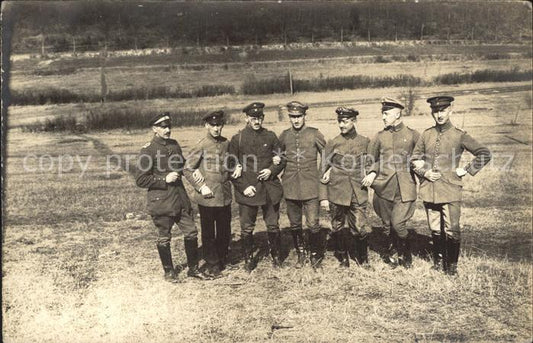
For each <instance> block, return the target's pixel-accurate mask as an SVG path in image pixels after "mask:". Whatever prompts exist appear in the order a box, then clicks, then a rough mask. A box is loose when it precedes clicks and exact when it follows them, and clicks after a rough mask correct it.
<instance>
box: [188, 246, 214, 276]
mask: <svg viewBox="0 0 533 343" xmlns="http://www.w3.org/2000/svg"><path fill="white" fill-rule="evenodd" d="M183 242H184V244H185V255H186V256H187V266H188V267H189V270H188V271H187V276H189V277H194V278H197V279H200V280H209V279H210V278H209V277H207V276H206V275H204V274H203V273H202V272H200V270H199V269H198V263H199V257H198V239H197V238H194V239H185V240H184V241H183Z"/></svg>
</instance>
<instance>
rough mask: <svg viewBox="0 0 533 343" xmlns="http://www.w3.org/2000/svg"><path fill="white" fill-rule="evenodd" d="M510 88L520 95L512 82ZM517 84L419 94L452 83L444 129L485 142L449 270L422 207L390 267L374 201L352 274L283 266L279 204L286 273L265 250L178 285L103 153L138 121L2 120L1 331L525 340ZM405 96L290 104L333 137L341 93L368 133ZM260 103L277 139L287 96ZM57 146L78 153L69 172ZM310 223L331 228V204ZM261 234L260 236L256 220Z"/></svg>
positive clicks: (11, 334)
mask: <svg viewBox="0 0 533 343" xmlns="http://www.w3.org/2000/svg"><path fill="white" fill-rule="evenodd" d="M363 69H364V68H363ZM517 85H518V86H520V85H522V86H526V90H525V91H524V90H522V91H517V90H516V88H512V87H516V86H517ZM527 87H529V88H530V87H531V83H518V84H516V83H513V84H499V85H494V84H479V85H475V86H473V85H462V86H448V87H439V88H438V89H436V88H431V87H430V88H421V89H417V94H418V95H419V97H420V98H422V97H424V96H426V95H428V94H434V93H435V92H437V91H439V92H444V91H447V92H450V93H453V94H454V95H455V96H456V114H455V115H454V117H453V118H452V120H453V122H454V124H455V125H456V126H458V127H462V128H464V129H465V130H467V131H468V132H469V133H471V134H472V135H473V136H474V137H476V138H478V139H479V140H480V141H481V142H483V143H486V144H487V145H488V146H489V148H490V149H491V150H492V152H493V154H494V160H493V163H492V164H490V165H489V166H487V167H486V168H485V169H484V170H483V171H481V172H480V173H479V174H478V175H477V176H475V177H474V178H472V177H467V179H466V181H465V188H464V195H465V201H464V203H463V211H462V212H463V213H462V226H463V250H462V256H461V259H460V264H459V277H457V278H449V277H447V276H445V275H443V274H440V273H436V272H433V271H432V270H430V266H431V264H430V262H429V259H428V256H427V254H426V251H427V249H428V248H429V243H428V240H429V238H428V235H429V232H428V229H427V226H426V222H425V218H424V213H423V210H422V205H421V204H420V203H417V209H416V212H415V215H414V217H413V220H412V221H411V226H412V228H413V229H414V232H413V236H414V238H415V240H416V246H415V249H416V251H417V256H416V257H415V260H414V267H413V268H412V269H410V270H403V269H401V268H398V269H394V270H391V269H390V268H389V267H388V266H386V265H385V264H384V263H383V262H381V260H380V259H379V255H378V252H379V250H380V249H381V248H382V239H383V237H382V235H381V233H380V228H379V226H380V223H379V220H378V218H377V217H376V216H375V214H374V213H373V211H372V209H371V208H369V214H370V220H371V223H372V226H373V228H374V231H373V233H372V235H371V252H370V262H371V265H372V268H371V269H363V268H359V267H357V266H354V265H353V264H352V267H351V268H350V269H348V270H344V269H342V270H341V269H338V268H337V263H336V261H335V259H334V257H333V255H332V252H331V251H328V253H327V258H326V261H325V264H324V268H323V270H322V271H319V272H313V271H312V270H311V268H309V267H306V268H304V269H302V270H297V269H294V268H293V267H292V266H293V265H294V263H295V262H296V257H295V254H294V251H292V250H291V251H289V249H290V237H289V235H288V234H287V232H286V228H287V227H288V220H287V218H286V215H285V210H284V207H283V205H282V216H281V226H282V228H283V229H284V232H285V234H284V238H283V246H284V251H285V254H286V255H287V258H286V259H285V265H286V267H285V268H283V269H281V270H273V269H272V268H271V266H270V262H269V260H268V258H266V259H264V260H263V261H261V262H260V263H259V266H258V268H257V269H256V270H255V271H254V272H252V273H251V274H247V273H245V272H244V271H242V270H238V271H232V272H227V273H226V274H225V276H224V277H223V278H221V279H218V280H214V281H209V282H203V283H202V282H198V281H194V280H188V279H186V278H185V276H184V275H183V274H184V273H182V275H180V278H182V279H183V280H184V282H183V283H181V284H177V285H171V284H168V283H166V282H164V281H163V279H162V270H161V267H160V263H159V261H158V257H157V252H156V249H155V243H154V241H155V238H156V232H155V229H154V228H153V224H152V223H151V221H150V219H149V218H147V216H146V215H145V191H144V190H142V189H139V188H137V187H135V184H134V180H133V178H132V177H131V175H130V174H129V173H128V172H127V171H124V170H123V169H121V168H120V167H117V166H116V164H115V163H113V161H114V160H113V159H110V158H109V156H110V155H112V154H114V155H116V156H120V158H121V159H122V160H123V161H124V160H126V156H130V155H131V156H133V155H134V154H136V153H137V152H138V150H139V149H140V147H141V146H142V145H143V144H144V143H145V142H147V141H149V140H150V133H149V131H148V130H142V131H139V130H133V131H130V132H125V131H123V130H111V131H105V132H95V133H88V134H70V133H65V134H51V133H39V134H31V133H24V132H21V131H20V130H18V129H12V130H10V131H9V132H8V146H7V161H6V162H7V163H6V167H7V169H6V176H7V177H6V213H7V216H6V217H5V218H4V221H5V227H4V229H5V235H4V236H3V238H4V243H3V269H2V276H3V280H2V281H3V294H2V295H3V297H2V299H3V304H2V305H3V306H2V318H3V319H2V320H3V330H4V331H3V335H4V341H6V342H70V341H72V340H73V339H74V337H75V340H76V341H78V342H191V341H194V342H264V341H275V342H405V341H415V342H457V341H460V342H465V341H473V342H502V341H513V342H526V341H531V338H532V334H533V332H532V330H531V324H532V322H533V315H532V312H531V308H532V305H533V304H532V291H533V285H532V276H533V275H532V269H531V261H532V254H531V253H532V252H531V244H532V236H531V232H532V231H531V230H532V228H531V217H532V211H531V200H532V168H531V163H532V146H531V142H532V139H533V137H532V133H531V132H532V126H533V125H532V124H533V123H532V116H531V107H530V104H531V95H530V94H531V93H530V91H529V90H527ZM509 89H514V91H509ZM403 91H404V90H402V89H398V88H395V89H380V90H358V91H340V92H331V93H327V94H326V93H305V94H301V96H300V95H299V96H298V97H297V99H299V100H302V101H306V102H309V103H312V104H313V106H312V108H311V111H310V113H309V124H310V125H311V126H316V127H319V128H320V129H321V130H322V132H323V133H324V134H325V136H326V138H332V137H334V136H335V135H336V134H337V133H338V129H337V127H336V122H335V115H334V108H335V107H336V106H337V105H338V104H340V103H345V104H348V105H354V106H356V108H357V109H359V111H360V112H361V116H360V119H359V122H358V129H359V132H360V133H361V134H363V135H366V136H370V137H371V136H373V135H374V134H375V133H376V132H377V131H378V130H379V129H380V127H381V126H382V123H381V121H380V115H379V105H378V99H379V96H381V95H382V94H393V95H400V94H401V93H402V92H403ZM261 99H263V100H264V101H265V102H266V103H267V105H269V107H268V108H267V122H266V124H265V125H266V126H267V127H268V128H270V129H272V130H274V131H275V132H276V133H278V134H279V133H280V132H281V131H282V130H283V129H284V128H286V127H288V125H289V124H288V121H287V120H284V121H281V122H279V121H278V119H277V118H278V117H277V107H276V106H277V105H275V104H283V103H285V102H286V101H288V100H289V99H290V95H271V96H266V97H262V98H261ZM528 99H529V100H528ZM253 100H255V99H252V98H251V97H244V96H233V97H227V96H222V97H215V98H206V99H205V100H204V99H203V100H202V104H201V107H202V108H205V109H206V110H207V109H211V108H217V107H220V104H224V106H226V107H227V108H228V109H230V110H233V111H234V113H235V116H237V114H236V113H237V111H238V110H237V109H238V108H242V107H244V105H245V104H247V103H249V102H251V101H253ZM528 101H529V102H528ZM122 105H124V104H118V103H117V104H106V105H105V106H122ZM426 105H427V104H425V101H424V100H422V99H419V100H418V101H417V104H416V110H415V113H427V106H426ZM84 106H85V107H84ZM90 106H100V105H99V104H94V105H91V104H86V105H82V104H68V105H54V106H27V107H21V108H12V109H10V125H12V124H13V123H18V124H20V123H21V122H23V121H24V120H28V121H32V120H35V119H37V118H43V117H45V116H46V115H57V114H65V113H68V112H69V111H70V112H72V113H76V112H77V111H81V110H86V108H87V107H90ZM126 106H128V105H127V104H126ZM129 106H135V107H139V106H140V107H142V108H153V109H154V110H157V109H164V108H168V107H170V108H172V109H176V108H179V109H183V108H198V107H199V106H200V105H199V104H198V100H196V99H182V100H179V101H170V100H153V101H146V102H131V103H130V104H129ZM239 119H240V117H238V116H237V119H236V120H239ZM405 121H406V123H407V125H408V126H410V127H412V128H414V129H417V130H419V131H422V130H423V129H424V128H426V127H429V126H431V125H432V119H431V117H430V116H428V115H415V116H411V117H407V118H405ZM15 126H16V125H15ZM241 126H242V125H241V124H233V125H228V126H227V127H226V128H225V129H224V135H225V136H227V137H230V136H232V135H233V134H235V133H236V132H237V130H238V129H240V127H241ZM200 135H203V131H202V130H201V129H196V128H179V127H176V128H174V131H173V137H174V138H176V139H178V140H179V141H180V144H181V145H182V147H183V149H184V151H188V149H190V148H191V147H192V145H193V144H194V143H195V142H196V141H197V140H198V137H199V136H200ZM67 156H71V157H72V158H73V162H72V167H71V168H70V163H69V162H70V160H69V159H68V158H67ZM76 156H77V157H76ZM465 159H468V156H466V157H465ZM39 160H41V162H42V166H39ZM133 161H134V160H133V159H132V160H131V161H130V163H133ZM24 167H26V168H24ZM40 167H42V168H40ZM188 188H189V187H188ZM189 190H190V188H189ZM237 213H238V212H237V207H236V206H235V204H234V205H233V222H232V228H233V234H234V241H233V244H232V256H234V257H235V258H238V256H239V251H240V246H239V243H238V237H239V228H238V215H237ZM126 218H128V219H126ZM321 224H322V225H323V226H324V228H325V229H327V227H328V225H329V224H328V220H327V216H326V214H323V216H322V218H321ZM256 236H257V238H258V240H259V241H260V242H262V243H263V244H266V238H265V228H264V225H263V222H262V220H260V219H259V220H258V226H257V229H256ZM181 240H182V236H181V234H180V233H179V232H178V230H175V231H174V239H173V243H172V245H173V248H174V250H173V251H174V261H175V262H177V263H182V264H183V263H184V262H185V256H184V253H183V249H182V243H181Z"/></svg>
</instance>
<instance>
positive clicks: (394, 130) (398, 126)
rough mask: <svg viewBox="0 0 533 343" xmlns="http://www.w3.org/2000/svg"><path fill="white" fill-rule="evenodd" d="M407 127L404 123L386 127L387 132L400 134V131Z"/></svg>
mask: <svg viewBox="0 0 533 343" xmlns="http://www.w3.org/2000/svg"><path fill="white" fill-rule="evenodd" d="M404 127H405V125H404V123H403V122H400V123H399V124H398V125H396V126H394V125H389V126H387V127H386V130H387V131H390V132H398V131H400V130H401V129H403V128H404Z"/></svg>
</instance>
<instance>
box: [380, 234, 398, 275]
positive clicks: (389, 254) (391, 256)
mask: <svg viewBox="0 0 533 343" xmlns="http://www.w3.org/2000/svg"><path fill="white" fill-rule="evenodd" d="M397 252H398V235H397V234H396V232H395V231H394V230H392V229H391V230H390V233H389V235H388V236H387V247H386V250H385V253H384V254H383V262H385V263H387V264H388V265H390V266H391V267H392V268H396V267H397V266H398V258H397V256H396V255H397Z"/></svg>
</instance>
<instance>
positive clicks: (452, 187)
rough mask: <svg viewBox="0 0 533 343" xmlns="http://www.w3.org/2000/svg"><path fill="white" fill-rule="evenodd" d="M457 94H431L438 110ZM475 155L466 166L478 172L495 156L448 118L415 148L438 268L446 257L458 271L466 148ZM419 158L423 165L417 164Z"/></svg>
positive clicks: (448, 265)
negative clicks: (433, 177)
mask: <svg viewBox="0 0 533 343" xmlns="http://www.w3.org/2000/svg"><path fill="white" fill-rule="evenodd" d="M451 101H453V97H448V96H441V97H433V98H429V99H428V102H429V103H431V107H432V109H433V110H434V111H438V110H440V109H442V108H443V106H445V107H444V108H446V107H447V106H449V105H450V103H451ZM465 150H466V151H468V152H470V153H472V154H473V155H474V156H475V158H474V159H473V160H472V161H471V162H470V163H468V165H467V166H466V167H465V168H464V169H465V170H466V171H467V172H468V173H469V174H470V175H472V176H473V175H475V174H477V173H478V172H479V170H481V168H483V167H484V166H485V165H486V164H487V163H488V162H489V161H490V159H491V153H490V151H489V150H488V149H487V148H486V147H485V146H483V145H481V144H480V143H478V142H477V141H476V140H475V139H474V138H472V137H471V136H470V135H469V134H468V133H466V132H465V131H463V130H461V129H458V128H456V127H454V126H453V125H452V123H451V122H450V121H447V122H446V123H445V124H443V125H438V124H437V125H435V126H433V127H431V128H429V129H427V130H425V131H424V132H423V133H422V136H421V137H420V139H419V140H418V142H417V144H416V146H415V148H414V151H413V169H414V171H415V172H416V173H417V174H418V175H419V176H420V198H421V199H422V201H423V202H424V207H425V209H426V213H427V219H428V224H429V228H430V229H431V232H432V237H433V257H434V263H435V268H440V267H439V265H440V262H441V259H442V258H444V261H443V262H444V265H443V267H444V269H445V271H449V272H450V273H452V274H454V273H455V272H456V270H455V269H456V267H457V260H458V258H459V247H460V224H459V219H460V215H461V201H462V188H463V180H462V178H461V177H460V176H458V175H457V173H456V169H457V168H458V167H459V163H460V160H461V156H462V154H463V151H465ZM417 162H420V166H418V167H417ZM428 171H433V172H440V173H441V175H442V176H441V177H440V179H438V180H437V181H434V182H431V181H430V180H428V179H426V178H425V177H424V175H425V174H426V172H428Z"/></svg>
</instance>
